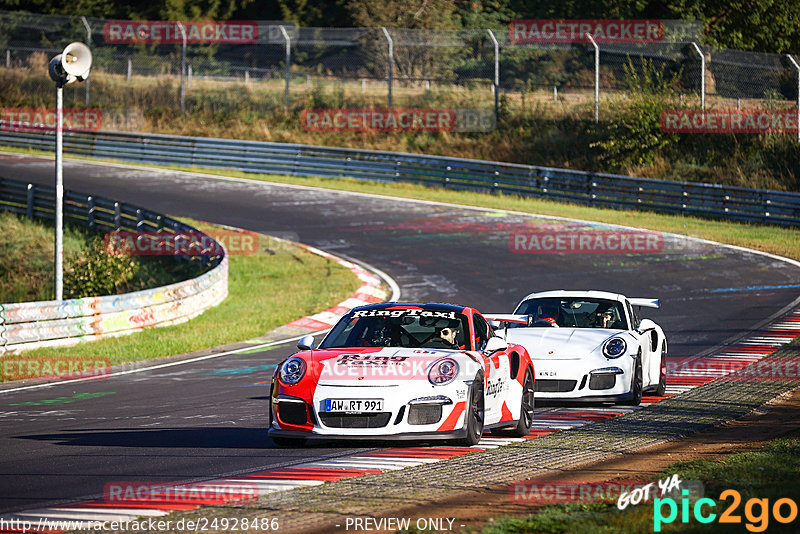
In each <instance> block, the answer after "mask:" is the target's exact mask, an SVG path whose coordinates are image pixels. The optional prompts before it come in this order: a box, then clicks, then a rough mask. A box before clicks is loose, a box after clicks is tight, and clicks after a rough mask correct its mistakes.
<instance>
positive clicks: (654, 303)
mask: <svg viewBox="0 0 800 534" xmlns="http://www.w3.org/2000/svg"><path fill="white" fill-rule="evenodd" d="M557 297H572V298H574V297H581V298H593V299H606V300H615V301H617V302H625V299H626V298H627V297H626V296H625V295H621V294H619V293H610V292H608V291H596V290H593V289H592V290H588V291H574V290H573V291H567V290H564V289H553V290H550V291H541V292H539V293H531V294H530V295H528V296H527V297H525V298H524V299H522V302H525V301H526V300H530V299H533V298H557ZM628 300H629V301H630V303H631V304H632V305H633V306H647V307H649V308H658V307H659V305H660V304H659V301H658V299H652V298H631V299H628Z"/></svg>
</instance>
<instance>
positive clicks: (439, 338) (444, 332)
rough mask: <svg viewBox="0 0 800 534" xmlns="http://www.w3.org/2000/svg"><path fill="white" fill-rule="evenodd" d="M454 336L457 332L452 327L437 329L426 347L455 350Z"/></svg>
mask: <svg viewBox="0 0 800 534" xmlns="http://www.w3.org/2000/svg"><path fill="white" fill-rule="evenodd" d="M456 335H458V330H457V329H456V328H454V327H451V326H445V327H444V328H437V329H436V333H435V334H434V335H433V337H432V338H431V340H430V341H428V343H427V344H426V345H427V346H428V347H430V348H435V349H457V348H458V345H456Z"/></svg>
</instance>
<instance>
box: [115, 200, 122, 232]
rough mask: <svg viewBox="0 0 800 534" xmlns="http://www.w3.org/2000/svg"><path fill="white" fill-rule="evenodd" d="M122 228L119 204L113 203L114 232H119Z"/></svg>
mask: <svg viewBox="0 0 800 534" xmlns="http://www.w3.org/2000/svg"><path fill="white" fill-rule="evenodd" d="M121 226H122V210H121V209H120V205H119V202H114V230H119V229H120V227H121Z"/></svg>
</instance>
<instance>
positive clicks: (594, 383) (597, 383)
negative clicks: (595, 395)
mask: <svg viewBox="0 0 800 534" xmlns="http://www.w3.org/2000/svg"><path fill="white" fill-rule="evenodd" d="M616 383H617V375H615V374H614V373H593V374H591V375H589V389H611V388H613V387H614V386H615V385H616Z"/></svg>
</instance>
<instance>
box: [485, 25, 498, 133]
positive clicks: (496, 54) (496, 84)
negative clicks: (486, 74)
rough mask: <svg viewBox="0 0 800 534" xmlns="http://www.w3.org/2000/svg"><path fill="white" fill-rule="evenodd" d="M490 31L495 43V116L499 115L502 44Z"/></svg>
mask: <svg viewBox="0 0 800 534" xmlns="http://www.w3.org/2000/svg"><path fill="white" fill-rule="evenodd" d="M486 31H487V32H489V37H490V38H491V39H492V44H493V45H494V116H495V118H496V117H497V98H498V96H497V94H498V92H499V91H500V44H499V43H498V42H497V39H496V38H495V36H494V33H493V32H492V30H486Z"/></svg>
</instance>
